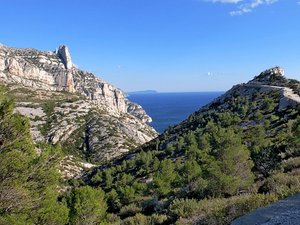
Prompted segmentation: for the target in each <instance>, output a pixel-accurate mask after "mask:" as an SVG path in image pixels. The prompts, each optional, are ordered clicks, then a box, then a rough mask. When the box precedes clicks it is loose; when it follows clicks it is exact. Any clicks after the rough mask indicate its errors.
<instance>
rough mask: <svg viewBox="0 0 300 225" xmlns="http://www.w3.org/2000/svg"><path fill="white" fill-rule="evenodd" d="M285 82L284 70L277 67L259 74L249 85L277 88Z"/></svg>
mask: <svg viewBox="0 0 300 225" xmlns="http://www.w3.org/2000/svg"><path fill="white" fill-rule="evenodd" d="M285 81H286V78H285V76H284V69H283V68H281V67H278V66H277V67H274V68H271V69H268V70H265V71H263V72H261V73H260V74H259V75H258V76H256V77H254V79H253V80H251V81H250V82H249V83H250V84H265V85H274V86H279V85H281V84H282V83H285Z"/></svg>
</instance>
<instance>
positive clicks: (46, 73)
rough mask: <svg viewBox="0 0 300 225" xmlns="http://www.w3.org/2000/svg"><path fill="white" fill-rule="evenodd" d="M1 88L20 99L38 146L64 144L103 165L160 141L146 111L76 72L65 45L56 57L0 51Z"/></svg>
mask: <svg viewBox="0 0 300 225" xmlns="http://www.w3.org/2000/svg"><path fill="white" fill-rule="evenodd" d="M0 83H2V84H7V85H8V86H9V88H10V90H11V92H12V94H14V95H15V99H16V102H17V108H16V111H17V112H19V113H21V114H22V115H25V116H28V117H29V119H30V123H31V133H32V136H33V139H34V140H35V141H36V142H40V141H42V142H43V141H46V142H50V143H52V144H55V143H58V142H60V143H61V144H62V145H63V146H64V147H65V148H71V149H73V150H74V149H75V151H76V150H77V151H80V154H81V155H84V154H87V155H88V156H89V157H91V158H92V159H93V160H95V161H98V162H100V161H102V160H107V159H112V158H114V157H117V156H119V155H120V154H122V153H124V152H128V151H129V150H130V149H133V148H135V147H137V146H139V145H141V144H143V143H145V142H147V141H150V140H151V139H153V138H155V137H156V136H157V132H156V131H155V130H154V129H153V128H152V127H150V126H149V125H148V124H147V123H148V122H150V121H151V118H150V117H149V116H148V115H147V114H146V112H145V111H144V110H143V108H142V107H141V106H139V105H137V104H135V103H132V102H130V101H129V100H128V99H127V98H126V97H125V94H124V93H123V92H122V91H121V90H120V89H118V88H115V87H114V86H112V85H111V84H109V83H107V82H105V81H103V80H102V79H100V78H97V77H96V76H95V75H94V74H92V73H89V72H86V71H82V70H79V69H77V68H75V67H74V66H73V64H72V61H71V56H70V53H69V51H68V48H67V47H66V46H61V47H60V48H59V50H58V51H56V52H42V51H38V50H35V49H17V48H9V47H6V46H0ZM74 99H75V100H74ZM51 105H52V107H53V108H51ZM49 109H51V110H49Z"/></svg>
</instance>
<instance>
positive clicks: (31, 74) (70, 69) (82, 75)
mask: <svg viewBox="0 0 300 225" xmlns="http://www.w3.org/2000/svg"><path fill="white" fill-rule="evenodd" d="M0 81H2V82H4V83H7V84H14V83H21V84H22V85H24V86H26V87H33V88H37V89H43V90H49V91H67V92H71V93H75V92H76V93H78V94H80V95H83V96H85V97H86V98H87V99H90V100H93V101H94V102H95V104H98V105H99V106H102V107H103V106H104V105H105V107H107V109H108V110H109V111H110V112H113V113H115V114H120V113H130V114H131V115H133V116H135V117H137V118H139V119H142V120H143V121H144V122H151V118H150V117H149V116H148V115H147V114H146V113H145V111H144V110H143V109H142V108H140V107H132V106H133V103H131V102H130V101H128V100H127V99H126V97H125V94H124V93H123V92H122V91H121V90H119V89H118V88H115V87H114V86H112V85H110V84H108V83H107V82H105V81H104V80H102V79H100V78H97V77H96V76H95V75H94V74H92V73H89V72H86V71H82V70H79V69H77V68H75V67H74V66H73V63H72V60H71V55H70V53H69V50H68V47H67V46H65V45H62V46H60V47H59V49H58V50H57V51H54V52H50V51H38V50H35V49H17V48H9V47H6V46H0ZM134 109H136V110H134Z"/></svg>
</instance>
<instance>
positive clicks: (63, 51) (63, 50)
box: [57, 45, 73, 70]
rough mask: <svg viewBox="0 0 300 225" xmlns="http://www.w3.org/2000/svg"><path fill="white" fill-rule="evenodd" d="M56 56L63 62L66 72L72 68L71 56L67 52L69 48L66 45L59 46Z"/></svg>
mask: <svg viewBox="0 0 300 225" xmlns="http://www.w3.org/2000/svg"><path fill="white" fill-rule="evenodd" d="M57 54H58V56H59V57H60V58H61V59H62V61H63V62H64V64H65V67H66V69H67V70H68V69H71V68H72V67H73V63H72V59H71V54H70V52H69V48H68V47H67V46H66V45H60V46H59V48H58V51H57Z"/></svg>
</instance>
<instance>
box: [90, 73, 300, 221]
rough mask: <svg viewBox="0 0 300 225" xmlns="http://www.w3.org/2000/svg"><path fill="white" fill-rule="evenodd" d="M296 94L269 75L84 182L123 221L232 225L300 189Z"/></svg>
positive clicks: (298, 85)
mask: <svg viewBox="0 0 300 225" xmlns="http://www.w3.org/2000/svg"><path fill="white" fill-rule="evenodd" d="M299 90H300V82H299V81H296V80H290V79H287V78H286V77H285V76H284V72H283V70H282V69H281V68H279V67H275V68H272V69H269V70H266V71H264V72H262V73H261V74H259V75H258V76H256V77H255V78H254V79H253V80H251V81H249V82H247V83H243V84H238V85H235V86H234V87H232V89H230V90H229V91H227V92H226V93H225V94H224V95H222V96H220V97H219V98H217V99H215V100H214V101H212V102H211V103H210V104H208V105H206V106H204V107H202V108H201V109H199V110H198V111H197V112H195V113H193V114H191V115H190V116H189V118H187V119H186V120H185V121H183V122H182V123H180V124H178V125H176V126H174V127H171V128H169V129H167V130H166V131H165V132H164V133H163V134H161V135H160V136H159V137H157V138H156V139H154V140H152V141H150V142H148V143H146V144H144V145H143V146H141V147H140V148H139V149H137V150H136V151H135V152H131V153H130V154H127V155H125V156H124V157H122V158H118V159H117V160H114V161H113V163H112V162H110V164H107V165H102V166H101V167H99V168H97V169H93V170H91V171H90V173H89V174H88V176H86V177H84V181H85V183H86V184H87V185H91V186H96V187H101V188H102V189H103V190H104V191H105V192H106V194H107V196H108V199H109V201H108V203H109V209H108V210H109V212H111V213H115V214H117V215H120V216H121V218H122V219H123V220H124V221H126V222H130V221H142V220H148V219H149V220H152V219H153V217H155V218H159V219H160V221H162V222H159V223H158V224H220V225H221V224H223V225H225V224H230V222H231V221H232V220H234V219H235V218H237V217H238V216H241V215H243V214H246V213H248V212H249V211H251V210H253V209H255V208H258V207H260V206H263V205H266V204H269V203H271V202H274V201H276V200H278V199H280V198H283V197H286V196H289V195H292V194H295V193H299V192H300V151H299V149H300V96H299ZM141 214H143V215H141ZM141 224H146V223H142V222H141Z"/></svg>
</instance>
